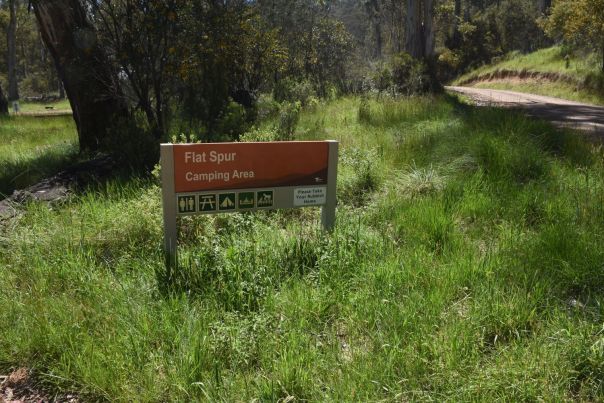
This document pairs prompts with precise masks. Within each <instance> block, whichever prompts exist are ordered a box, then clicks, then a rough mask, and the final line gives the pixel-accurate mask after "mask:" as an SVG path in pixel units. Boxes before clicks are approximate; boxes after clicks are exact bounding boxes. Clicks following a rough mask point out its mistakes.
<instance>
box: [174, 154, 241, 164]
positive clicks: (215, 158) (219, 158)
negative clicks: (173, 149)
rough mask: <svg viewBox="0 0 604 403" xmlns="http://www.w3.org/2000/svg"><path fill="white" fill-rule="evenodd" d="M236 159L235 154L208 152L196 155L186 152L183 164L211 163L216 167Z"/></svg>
mask: <svg viewBox="0 0 604 403" xmlns="http://www.w3.org/2000/svg"><path fill="white" fill-rule="evenodd" d="M208 155H209V158H208ZM236 157H237V153H219V152H216V151H210V152H209V154H208V153H205V152H203V153H196V152H192V151H191V152H186V153H185V164H191V163H192V164H203V163H205V162H212V163H216V164H218V165H220V164H222V163H223V162H233V161H235V158H236Z"/></svg>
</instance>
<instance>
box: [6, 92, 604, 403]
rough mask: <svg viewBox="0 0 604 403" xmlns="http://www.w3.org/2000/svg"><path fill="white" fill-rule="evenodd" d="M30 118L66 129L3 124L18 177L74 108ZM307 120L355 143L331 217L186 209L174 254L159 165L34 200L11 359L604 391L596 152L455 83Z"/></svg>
mask: <svg viewBox="0 0 604 403" xmlns="http://www.w3.org/2000/svg"><path fill="white" fill-rule="evenodd" d="M15 119H19V120H18V121H17V120H15ZM31 119H32V118H27V117H19V118H17V117H11V118H6V119H5V120H3V121H2V122H1V123H2V124H3V125H5V126H8V125H10V124H14V123H15V122H19V124H20V125H23V126H24V125H29V127H30V128H31V130H30V131H36V132H40V133H45V132H46V131H48V130H52V133H55V135H56V138H49V139H48V144H49V145H48V146H47V147H46V148H41V147H40V146H39V144H38V142H37V140H36V139H37V136H34V135H31V136H20V135H13V134H11V133H10V132H5V131H0V135H1V136H2V138H3V140H4V141H5V142H6V141H10V142H11V143H12V144H13V148H11V149H8V148H4V149H0V183H4V184H5V185H4V192H7V191H9V190H10V187H11V186H12V185H13V182H12V180H11V179H12V178H13V177H14V175H15V168H14V167H15V165H19V164H21V165H22V166H23V169H26V167H27V166H32V167H36V163H37V162H38V161H41V160H43V159H44V158H46V157H45V156H46V155H49V156H52V158H53V159H54V160H56V161H57V164H58V165H60V164H61V163H63V162H64V161H65V160H69V159H70V158H72V157H71V156H72V154H73V149H72V147H70V146H69V145H70V144H72V143H73V139H74V137H75V136H74V128H73V124H72V123H71V122H68V121H67V120H65V118H46V119H47V120H44V122H46V123H44V125H42V126H36V124H34V123H35V122H37V121H34V120H31ZM50 122H53V123H52V124H51V123H50ZM262 130H263V129H261V130H260V132H261V131H262ZM296 137H297V138H298V139H337V140H339V141H340V142H341V145H342V148H341V155H340V175H339V178H338V179H339V180H338V199H339V206H338V221H337V226H336V229H335V231H334V232H333V233H324V232H322V231H321V230H320V229H319V224H318V222H319V211H318V210H317V209H306V210H295V211H276V212H264V213H263V212H260V213H257V214H232V215H219V216H213V217H200V216H198V217H186V218H183V219H182V220H181V222H180V231H181V240H182V244H181V245H180V266H179V267H178V268H177V269H176V270H175V271H166V269H165V266H164V260H163V256H162V253H161V244H162V224H161V202H160V187H159V185H158V183H157V182H156V180H155V179H153V178H149V177H142V178H128V177H124V178H121V179H120V178H115V179H113V180H109V181H108V182H100V183H96V184H94V185H91V186H90V187H89V188H88V189H85V191H81V192H75V193H74V194H73V195H72V196H71V197H70V198H68V199H67V200H64V201H62V202H61V203H58V204H53V205H47V204H44V203H39V202H32V203H29V204H26V205H24V206H22V207H21V208H20V209H21V213H22V215H21V216H20V217H19V218H17V219H15V220H11V221H8V222H4V223H3V224H2V225H1V226H0V231H1V232H0V274H1V275H0V290H1V292H0V323H2V326H0V374H8V373H10V371H12V370H14V369H16V368H23V367H25V368H28V369H30V370H31V373H32V376H33V378H34V379H35V384H36V385H39V387H40V388H42V389H45V390H48V391H49V395H50V396H53V395H54V394H55V393H67V392H74V393H76V395H77V396H79V397H81V398H82V400H84V401H197V400H200V401H254V400H258V401H279V400H280V401H294V400H299V401H407V400H410V401H414V400H422V401H431V400H436V401H494V400H510V401H538V400H545V401H566V400H573V399H577V400H585V401H593V400H595V401H597V400H601V399H602V398H604V395H603V389H602V379H604V366H603V365H602V363H603V362H604V338H603V336H602V319H601V318H602V315H603V314H604V311H603V307H604V298H603V295H604V294H603V292H604V270H603V267H602V262H603V261H604V210H603V205H604V204H603V202H602V201H603V200H604V158H603V156H602V151H601V149H600V150H598V149H592V148H591V147H590V146H589V145H586V144H584V143H582V142H581V141H580V140H579V139H578V138H577V137H576V136H575V135H574V133H572V132H567V131H559V130H556V129H554V128H553V127H552V126H550V125H549V124H547V123H545V122H541V121H536V120H532V119H528V118H526V117H525V116H524V115H522V114H520V113H515V112H512V111H507V110H495V109H490V108H474V107H470V106H467V105H464V104H460V103H459V102H458V101H457V100H456V99H454V98H446V97H436V98H412V99H405V100H397V101H393V100H381V101H375V100H366V99H365V100H362V99H359V98H345V99H340V100H337V101H334V102H331V103H326V104H321V105H320V107H317V108H315V109H314V110H307V111H305V112H303V114H302V116H301V119H300V126H299V128H298V130H297V132H296ZM50 143H53V144H50ZM15 147H16V148H17V149H19V150H20V152H19V156H18V158H16V157H15V156H14V155H13V154H14V152H13V150H14V149H15ZM55 154H56V155H55ZM0 396H1V395H0Z"/></svg>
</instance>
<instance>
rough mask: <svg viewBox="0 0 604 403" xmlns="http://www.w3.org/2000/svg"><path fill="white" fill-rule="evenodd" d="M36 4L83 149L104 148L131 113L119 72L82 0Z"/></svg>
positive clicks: (47, 1) (38, 18) (39, 0)
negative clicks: (121, 121)
mask: <svg viewBox="0 0 604 403" xmlns="http://www.w3.org/2000/svg"><path fill="white" fill-rule="evenodd" d="M33 6H34V12H35V15H36V19H37V21H38V26H39V28H40V33H41V35H42V39H43V40H44V43H45V44H46V47H47V48H48V50H49V51H50V54H51V55H52V57H53V60H54V62H55V65H56V67H57V72H58V74H59V77H60V79H61V81H62V82H63V86H64V87H65V92H66V94H67V97H68V99H69V103H70V104H71V108H72V110H73V117H74V120H75V122H76V125H77V129H78V137H79V140H80V149H81V150H82V151H98V150H100V149H102V148H103V147H104V146H105V145H106V140H107V138H108V136H109V135H110V134H111V130H112V128H113V127H114V124H115V122H116V121H120V120H121V119H125V118H127V117H128V116H129V113H128V107H127V105H126V102H125V99H124V97H123V96H122V92H121V91H120V88H119V83H118V80H117V74H116V72H115V71H114V70H113V69H112V67H111V64H110V63H109V60H108V58H107V55H106V54H105V51H104V49H103V47H102V46H101V45H100V44H99V43H98V41H97V36H96V32H95V30H94V27H93V26H92V24H90V22H89V21H88V18H87V15H86V10H85V9H84V7H83V6H82V4H81V3H80V1H79V0H36V1H34V2H33Z"/></svg>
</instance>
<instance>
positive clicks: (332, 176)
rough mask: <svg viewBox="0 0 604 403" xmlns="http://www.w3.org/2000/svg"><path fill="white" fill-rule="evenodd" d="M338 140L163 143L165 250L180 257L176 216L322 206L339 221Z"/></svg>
mask: <svg viewBox="0 0 604 403" xmlns="http://www.w3.org/2000/svg"><path fill="white" fill-rule="evenodd" d="M337 168H338V142H337V141H288V142H270V143H202V144H162V145H161V176H162V196H163V197H162V198H163V211H164V249H165V251H166V253H167V254H169V256H176V248H177V243H178V242H177V228H176V217H177V216H179V215H180V216H185V215H196V214H217V213H233V212H237V211H257V210H274V209H286V208H297V207H313V206H320V207H321V208H322V214H321V222H322V224H323V228H324V229H326V230H331V229H333V227H334V225H335V218H336V182H337Z"/></svg>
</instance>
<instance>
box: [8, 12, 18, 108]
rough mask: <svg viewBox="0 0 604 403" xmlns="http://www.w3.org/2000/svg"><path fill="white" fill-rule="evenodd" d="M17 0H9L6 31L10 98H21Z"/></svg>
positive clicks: (13, 99) (16, 99)
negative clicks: (18, 65)
mask: <svg viewBox="0 0 604 403" xmlns="http://www.w3.org/2000/svg"><path fill="white" fill-rule="evenodd" d="M15 3H16V0H9V1H8V8H9V13H10V18H9V21H8V29H7V31H6V42H7V45H8V58H7V59H8V100H9V101H10V102H12V101H18V100H19V86H18V84H17V43H16V37H17V10H16V4H15Z"/></svg>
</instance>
